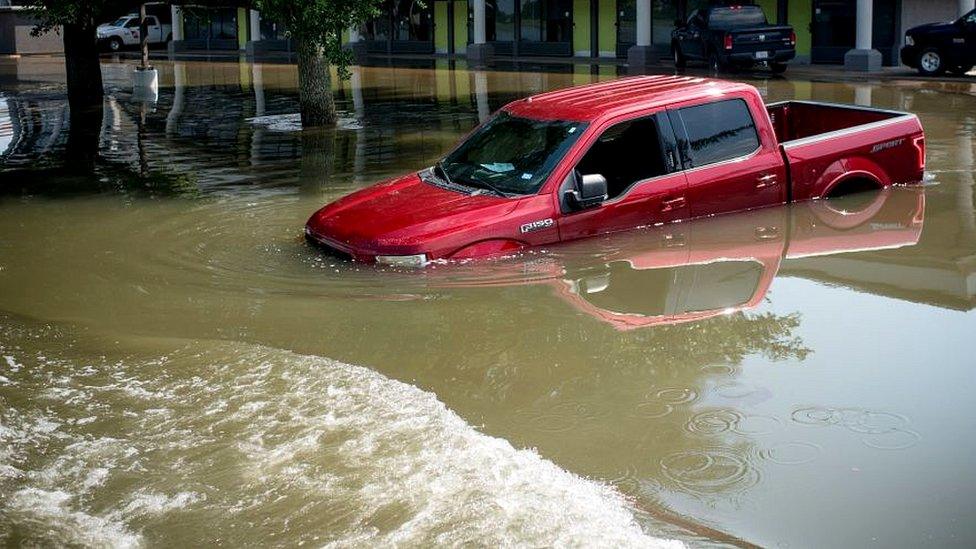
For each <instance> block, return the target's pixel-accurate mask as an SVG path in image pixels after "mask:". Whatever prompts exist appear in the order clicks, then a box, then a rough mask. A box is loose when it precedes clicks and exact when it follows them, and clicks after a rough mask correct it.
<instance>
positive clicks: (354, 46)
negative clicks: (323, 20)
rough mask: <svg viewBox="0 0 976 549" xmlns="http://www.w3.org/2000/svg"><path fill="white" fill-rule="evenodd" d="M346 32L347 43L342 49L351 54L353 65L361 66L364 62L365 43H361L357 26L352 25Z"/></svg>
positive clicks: (361, 38) (361, 39)
mask: <svg viewBox="0 0 976 549" xmlns="http://www.w3.org/2000/svg"><path fill="white" fill-rule="evenodd" d="M348 32H349V41H348V42H346V45H345V46H343V47H344V48H346V49H347V50H349V51H350V52H352V60H353V63H355V64H357V65H362V64H363V63H364V62H365V61H366V54H367V52H366V42H364V41H363V37H362V35H361V34H360V33H359V26H357V25H352V26H351V27H349V29H348Z"/></svg>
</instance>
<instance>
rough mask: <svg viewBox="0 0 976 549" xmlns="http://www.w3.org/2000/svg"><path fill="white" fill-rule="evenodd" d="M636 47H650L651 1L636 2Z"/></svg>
mask: <svg viewBox="0 0 976 549" xmlns="http://www.w3.org/2000/svg"><path fill="white" fill-rule="evenodd" d="M637 45H638V46H650V45H651V0H637Z"/></svg>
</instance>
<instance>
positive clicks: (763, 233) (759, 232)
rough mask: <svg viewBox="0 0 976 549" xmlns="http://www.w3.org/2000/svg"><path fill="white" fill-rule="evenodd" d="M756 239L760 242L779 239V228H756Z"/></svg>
mask: <svg viewBox="0 0 976 549" xmlns="http://www.w3.org/2000/svg"><path fill="white" fill-rule="evenodd" d="M756 238H758V239H759V240H773V239H774V238H779V227H756Z"/></svg>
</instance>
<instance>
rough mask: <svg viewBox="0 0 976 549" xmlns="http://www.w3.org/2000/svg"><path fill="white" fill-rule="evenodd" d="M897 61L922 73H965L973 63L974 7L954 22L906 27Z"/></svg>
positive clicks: (975, 39) (975, 55)
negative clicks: (899, 60)
mask: <svg viewBox="0 0 976 549" xmlns="http://www.w3.org/2000/svg"><path fill="white" fill-rule="evenodd" d="M901 62H902V63H904V64H906V65H908V66H909V67H913V68H916V69H918V72H920V73H921V74H924V75H926V76H933V75H937V74H942V73H944V72H945V71H949V72H951V73H955V74H965V73H967V72H969V71H970V69H972V68H973V65H976V10H973V11H971V12H969V13H967V14H966V15H963V16H962V17H960V18H959V19H956V20H955V21H948V22H945V23H929V24H928V25H921V26H918V27H912V28H910V29H908V32H906V33H905V45H904V46H903V47H902V48H901Z"/></svg>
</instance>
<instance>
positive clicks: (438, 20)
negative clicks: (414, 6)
mask: <svg viewBox="0 0 976 549" xmlns="http://www.w3.org/2000/svg"><path fill="white" fill-rule="evenodd" d="M447 23H448V21H447V2H434V51H436V52H437V53H447Z"/></svg>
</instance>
